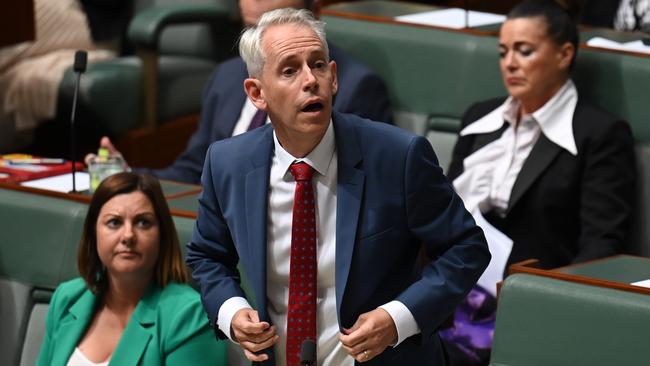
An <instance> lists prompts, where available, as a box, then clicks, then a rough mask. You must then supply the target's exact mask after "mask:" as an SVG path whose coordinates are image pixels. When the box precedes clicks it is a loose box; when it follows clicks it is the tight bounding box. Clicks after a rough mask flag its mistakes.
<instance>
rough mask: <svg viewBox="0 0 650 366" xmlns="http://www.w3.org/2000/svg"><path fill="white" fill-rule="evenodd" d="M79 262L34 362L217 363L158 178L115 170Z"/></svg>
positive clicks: (55, 303)
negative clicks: (78, 274) (77, 269)
mask: <svg viewBox="0 0 650 366" xmlns="http://www.w3.org/2000/svg"><path fill="white" fill-rule="evenodd" d="M77 264H78V268H79V273H80V274H81V278H77V279H73V280H71V281H69V282H65V283H62V284H61V285H60V286H59V287H58V288H57V289H56V292H55V293H54V297H53V298H52V301H51V302H50V307H49V311H48V314H47V319H46V333H45V339H44V341H43V345H42V348H41V352H40V355H39V358H38V361H37V365H39V366H40V365H43V366H45V365H66V364H67V365H107V364H109V363H110V364H111V365H126V364H136V363H137V364H138V365H197V366H198V365H216V364H218V362H219V360H220V357H221V356H220V355H219V353H220V352H219V351H220V349H221V347H219V344H218V343H217V340H216V338H215V336H214V333H213V332H212V330H211V329H210V327H209V326H208V318H207V317H206V315H205V312H204V311H203V307H202V305H201V301H200V299H199V295H198V293H196V291H194V289H192V288H191V287H190V286H189V285H187V282H188V278H189V277H188V273H187V269H186V267H185V264H184V263H183V258H182V255H181V249H180V246H179V243H178V236H177V234H176V229H175V227H174V223H173V221H172V218H171V215H170V213H169V208H168V206H167V203H166V201H165V198H164V197H163V193H162V189H161V188H160V184H159V183H158V181H157V180H156V179H155V178H153V177H151V176H148V175H141V174H135V173H119V174H116V175H113V176H110V177H108V178H106V179H105V180H104V181H103V182H102V183H101V184H100V185H99V187H98V189H97V191H96V192H95V194H94V195H93V198H92V201H91V202H90V206H89V207H88V215H87V216H86V220H85V222H84V230H83V236H82V238H81V243H80V246H79V251H78V254H77Z"/></svg>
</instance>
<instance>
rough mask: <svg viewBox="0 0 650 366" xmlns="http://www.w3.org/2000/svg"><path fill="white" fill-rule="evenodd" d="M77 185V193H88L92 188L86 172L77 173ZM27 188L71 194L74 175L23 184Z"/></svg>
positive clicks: (58, 176) (56, 176) (57, 176)
mask: <svg viewBox="0 0 650 366" xmlns="http://www.w3.org/2000/svg"><path fill="white" fill-rule="evenodd" d="M75 178H76V180H75V185H76V189H77V192H80V191H86V190H88V189H89V188H90V177H89V175H88V173H86V172H77V173H75ZM20 185H22V186H25V187H32V188H39V189H45V190H48V191H57V192H66V193H67V192H70V191H72V173H68V174H61V175H55V176H53V177H47V178H41V179H34V180H29V181H26V182H22V183H21V184H20Z"/></svg>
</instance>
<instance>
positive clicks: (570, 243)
mask: <svg viewBox="0 0 650 366" xmlns="http://www.w3.org/2000/svg"><path fill="white" fill-rule="evenodd" d="M503 101H504V99H494V100H490V101H486V102H482V103H477V104H475V105H473V106H471V107H470V108H469V110H468V111H467V112H466V113H465V115H464V116H463V119H462V127H463V128H464V127H465V126H467V125H468V124H470V123H472V122H474V121H476V120H478V119H480V118H481V117H483V116H484V115H486V114H488V113H489V112H491V111H492V110H494V109H495V108H497V107H498V106H499V105H501V104H502V103H503ZM504 125H505V124H504ZM503 131H504V128H502V129H500V130H498V131H496V132H492V133H486V134H476V135H468V136H459V138H458V141H457V142H456V146H455V147H454V151H453V156H452V162H451V165H450V168H449V173H448V177H449V179H450V180H453V179H455V178H456V177H458V176H459V175H460V174H461V173H462V172H463V160H464V159H465V158H466V157H467V156H469V155H470V154H472V153H473V152H475V151H477V150H478V149H480V148H481V147H483V146H485V145H486V144H488V143H490V142H492V141H494V140H496V139H498V138H499V137H500V136H501V134H502V133H503ZM573 134H574V138H575V142H576V146H577V148H578V154H577V155H576V156H573V155H572V154H571V153H569V152H568V151H566V150H564V149H562V148H561V147H559V146H558V145H555V144H554V143H552V142H551V141H550V140H549V139H548V138H546V137H545V136H544V135H543V134H541V135H540V137H539V140H538V141H537V142H536V143H535V146H534V147H533V150H532V151H531V153H530V155H529V156H528V158H527V159H526V162H525V163H524V165H523V167H522V169H521V172H520V173H519V176H518V177H517V180H516V181H515V185H514V187H513V189H512V193H511V196H510V202H509V206H508V209H507V213H506V216H505V218H503V219H496V218H494V216H496V215H492V217H490V215H488V216H487V218H488V220H489V221H491V222H492V223H493V224H494V225H495V226H496V227H497V228H499V229H500V230H501V231H502V232H504V233H505V234H506V235H508V236H509V237H510V238H511V239H513V241H514V245H513V250H512V253H511V255H510V258H509V260H508V265H509V264H512V263H515V262H518V261H521V260H525V259H529V258H536V259H539V260H540V262H541V265H542V267H546V268H554V267H558V266H563V265H567V264H570V263H573V262H580V261H585V260H589V259H594V258H600V257H605V256H609V255H612V254H615V253H618V252H620V251H621V250H622V247H623V243H624V242H625V240H626V239H627V234H628V231H629V230H628V228H629V226H630V216H631V214H632V207H633V199H634V198H633V197H634V191H635V190H634V188H635V181H636V170H635V155H634V141H633V139H632V134H631V132H630V128H629V126H628V125H627V123H625V122H624V121H623V120H621V119H619V118H616V117H614V116H612V115H610V114H608V113H606V112H604V111H602V110H599V109H596V108H594V107H592V106H589V105H588V104H586V103H583V102H582V101H580V100H579V101H578V104H577V106H576V110H575V112H574V115H573Z"/></svg>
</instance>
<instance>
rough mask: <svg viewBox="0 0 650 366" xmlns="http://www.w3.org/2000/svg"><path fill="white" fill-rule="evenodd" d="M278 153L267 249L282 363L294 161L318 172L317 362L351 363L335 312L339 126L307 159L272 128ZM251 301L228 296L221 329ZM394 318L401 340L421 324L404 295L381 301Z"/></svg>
mask: <svg viewBox="0 0 650 366" xmlns="http://www.w3.org/2000/svg"><path fill="white" fill-rule="evenodd" d="M273 140H274V144H275V155H274V156H273V160H272V163H271V164H272V165H271V173H270V177H269V189H270V190H269V209H268V227H267V230H268V250H267V289H268V290H267V296H268V311H269V316H270V318H271V320H272V321H273V324H275V326H276V327H277V333H278V334H279V335H280V339H279V341H278V343H277V344H276V346H275V355H276V362H277V365H280V366H282V365H284V364H285V344H286V337H285V335H286V323H287V302H288V300H289V264H290V263H289V262H290V261H289V260H288V259H289V258H290V253H291V218H292V212H293V197H294V191H295V186H296V182H295V180H294V178H293V177H292V176H291V173H290V172H289V171H288V169H289V166H290V165H291V164H292V163H293V162H294V161H304V162H306V163H307V164H309V165H311V166H312V167H313V168H314V169H315V170H316V172H315V173H314V176H313V178H312V179H313V180H312V182H313V186H314V187H315V188H314V194H315V198H316V202H317V207H316V225H317V232H318V237H317V239H316V240H317V246H318V249H317V263H318V283H317V286H318V294H317V310H316V311H317V316H316V322H317V337H318V340H317V361H318V365H328V366H329V365H331V366H352V365H354V359H353V358H352V357H350V356H349V355H348V354H347V352H345V350H344V349H343V348H342V346H341V343H340V342H339V326H338V321H337V313H336V284H335V259H336V181H337V175H338V159H337V153H336V143H335V138H334V127H333V124H332V123H331V122H330V125H329V127H328V129H327V131H326V133H325V135H324V136H323V139H322V140H321V142H320V143H319V144H318V145H317V146H316V148H314V150H313V151H312V152H311V153H309V154H308V155H307V156H306V157H304V158H302V159H296V158H294V157H293V156H291V155H290V154H289V153H288V152H286V150H284V149H283V148H282V146H281V145H280V143H279V142H278V139H277V137H276V136H275V133H274V134H273ZM250 307H251V306H250V305H249V303H248V302H247V301H246V299H244V298H241V297H232V298H230V299H228V300H226V301H225V302H224V303H223V305H222V306H221V308H220V309H219V314H218V326H219V329H220V330H221V331H222V332H224V333H225V334H226V335H227V336H228V337H230V321H231V319H232V317H233V315H234V314H235V313H236V312H237V311H238V310H240V309H242V308H250ZM382 308H384V309H385V310H386V311H387V312H388V313H389V314H390V315H391V317H392V318H393V321H394V322H395V324H396V327H397V332H398V342H397V344H399V343H400V342H401V341H403V340H404V339H406V338H408V337H410V336H411V335H413V334H416V333H419V332H420V330H419V327H418V325H417V322H416V321H415V318H413V314H411V312H410V311H409V310H408V308H407V307H406V306H405V305H404V304H403V303H401V302H399V301H391V302H390V303H388V304H385V305H383V306H382Z"/></svg>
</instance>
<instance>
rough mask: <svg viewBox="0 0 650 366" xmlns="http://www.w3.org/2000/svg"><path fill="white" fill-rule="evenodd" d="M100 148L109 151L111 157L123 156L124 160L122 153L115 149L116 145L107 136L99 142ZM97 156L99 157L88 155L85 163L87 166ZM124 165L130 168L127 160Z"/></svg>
mask: <svg viewBox="0 0 650 366" xmlns="http://www.w3.org/2000/svg"><path fill="white" fill-rule="evenodd" d="M99 148H100V149H101V148H104V149H106V150H108V153H109V154H110V155H113V156H115V155H117V156H121V157H122V158H124V157H123V156H122V153H121V152H119V150H117V149H116V148H115V145H113V143H112V142H111V139H109V138H108V137H107V136H104V137H102V138H101V140H99ZM95 156H97V155H95V154H88V155H86V156H85V157H84V163H85V164H86V166H88V165H90V159H92V158H94V157H95ZM124 164H125V167H124V168H128V164H127V163H126V160H124Z"/></svg>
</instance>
